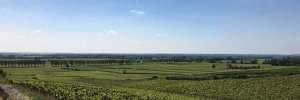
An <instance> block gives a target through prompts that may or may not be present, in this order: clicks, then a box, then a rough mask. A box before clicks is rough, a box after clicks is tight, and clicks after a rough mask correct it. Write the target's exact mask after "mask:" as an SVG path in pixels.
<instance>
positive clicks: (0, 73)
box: [0, 68, 7, 77]
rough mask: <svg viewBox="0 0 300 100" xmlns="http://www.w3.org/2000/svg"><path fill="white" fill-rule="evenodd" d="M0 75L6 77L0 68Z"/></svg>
mask: <svg viewBox="0 0 300 100" xmlns="http://www.w3.org/2000/svg"><path fill="white" fill-rule="evenodd" d="M0 75H2V76H3V77H6V75H7V74H6V72H4V70H2V69H1V68H0Z"/></svg>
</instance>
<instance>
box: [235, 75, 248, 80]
mask: <svg viewBox="0 0 300 100" xmlns="http://www.w3.org/2000/svg"><path fill="white" fill-rule="evenodd" d="M234 78H235V79H246V78H248V77H247V76H246V75H235V77H234Z"/></svg>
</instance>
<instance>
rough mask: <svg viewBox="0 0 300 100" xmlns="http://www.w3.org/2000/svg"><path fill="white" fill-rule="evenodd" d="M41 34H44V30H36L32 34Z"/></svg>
mask: <svg viewBox="0 0 300 100" xmlns="http://www.w3.org/2000/svg"><path fill="white" fill-rule="evenodd" d="M40 32H42V30H35V31H33V32H32V33H40Z"/></svg>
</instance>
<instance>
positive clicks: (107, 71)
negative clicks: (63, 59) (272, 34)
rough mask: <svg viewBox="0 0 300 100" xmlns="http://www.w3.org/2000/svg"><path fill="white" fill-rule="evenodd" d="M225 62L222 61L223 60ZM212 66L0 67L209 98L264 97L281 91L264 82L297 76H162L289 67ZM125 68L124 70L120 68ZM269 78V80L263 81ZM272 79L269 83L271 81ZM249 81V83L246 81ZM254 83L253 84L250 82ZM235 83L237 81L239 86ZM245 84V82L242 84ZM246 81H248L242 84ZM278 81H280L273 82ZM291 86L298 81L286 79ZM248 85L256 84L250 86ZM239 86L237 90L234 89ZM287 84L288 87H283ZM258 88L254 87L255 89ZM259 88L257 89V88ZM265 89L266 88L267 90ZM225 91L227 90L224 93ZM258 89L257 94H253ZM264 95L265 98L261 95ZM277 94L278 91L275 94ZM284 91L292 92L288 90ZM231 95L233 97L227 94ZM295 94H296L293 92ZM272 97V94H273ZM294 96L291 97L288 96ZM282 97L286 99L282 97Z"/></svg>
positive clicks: (19, 73) (30, 76)
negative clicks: (195, 78)
mask: <svg viewBox="0 0 300 100" xmlns="http://www.w3.org/2000/svg"><path fill="white" fill-rule="evenodd" d="M225 62H226V61H225ZM215 65H216V68H212V67H211V66H212V63H186V64H140V65H121V66H120V65H88V66H71V67H70V69H79V71H74V70H70V69H66V68H65V67H51V66H50V64H49V63H47V64H46V66H45V67H36V68H3V69H4V70H5V71H6V73H7V74H8V75H7V78H8V79H9V80H13V81H14V82H20V81H43V82H52V83H64V84H70V83H76V84H85V85H88V86H96V87H110V88H114V89H120V90H124V91H127V90H133V91H139V93H143V94H152V93H153V94H157V95H164V96H163V97H167V96H166V95H173V96H174V97H178V98H194V99H197V98H210V99H250V98H251V95H258V94H259V95H258V96H257V97H255V98H256V99H268V98H269V97H270V94H268V93H273V92H274V91H275V92H284V91H285V90H282V91H279V90H277V89H273V88H272V89H270V92H266V94H264V93H265V92H263V90H262V89H263V88H264V86H267V85H270V84H273V83H274V82H275V80H276V79H281V78H282V79H283V80H288V81H293V80H289V79H296V78H300V76H299V75H298V76H291V77H292V78H289V77H290V76H284V77H275V78H274V77H271V78H269V77H267V78H263V79H262V80H260V79H245V80H236V79H222V80H209V81H170V80H165V78H166V76H168V75H200V74H215V73H232V72H240V73H243V72H247V71H248V72H249V71H251V72H256V71H257V72H258V71H270V70H276V69H279V70H280V69H286V68H292V67H287V66H270V65H268V64H260V66H261V68H260V69H248V70H242V69H224V66H225V65H226V63H215ZM233 65H237V66H258V65H259V64H233ZM124 70H126V74H123V71H124ZM153 76H158V77H159V78H158V79H157V80H148V79H149V78H151V77H153ZM265 82H271V83H265ZM272 82H273V83H272ZM249 83H253V84H249ZM254 83H255V84H254ZM238 84H241V87H239V85H238ZM242 84H245V85H242ZM246 84H248V85H247V86H246ZM276 84H280V83H276ZM289 84H292V85H293V86H294V85H295V84H296V85H298V84H299V82H294V83H293V82H292V83H289ZM252 87H256V88H253V89H254V90H253V89H251V88H252ZM238 88H241V89H240V90H239V91H240V92H238V91H235V89H238ZM284 88H285V89H286V88H291V87H284ZM293 88H296V89H294V92H298V91H299V88H300V87H297V86H294V87H293ZM255 89H258V90H255ZM259 89H260V90H259ZM267 91H269V90H267ZM228 92H230V93H228ZM226 93H228V94H226ZM257 93H258V94H257ZM298 93H299V92H298ZM265 95H266V98H263V96H265ZM277 95H279V94H277ZM286 95H294V94H293V93H290V92H288V93H287V94H286ZM231 97H234V98H231ZM297 97H298V95H297ZM273 98H275V97H273ZM291 98H294V97H291ZM283 99H289V98H288V97H287V98H283Z"/></svg>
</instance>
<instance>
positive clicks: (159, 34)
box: [156, 34, 166, 36]
mask: <svg viewBox="0 0 300 100" xmlns="http://www.w3.org/2000/svg"><path fill="white" fill-rule="evenodd" d="M156 36H166V34H156Z"/></svg>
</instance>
